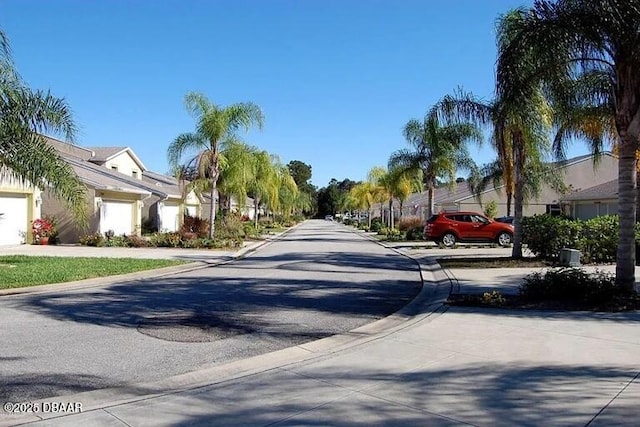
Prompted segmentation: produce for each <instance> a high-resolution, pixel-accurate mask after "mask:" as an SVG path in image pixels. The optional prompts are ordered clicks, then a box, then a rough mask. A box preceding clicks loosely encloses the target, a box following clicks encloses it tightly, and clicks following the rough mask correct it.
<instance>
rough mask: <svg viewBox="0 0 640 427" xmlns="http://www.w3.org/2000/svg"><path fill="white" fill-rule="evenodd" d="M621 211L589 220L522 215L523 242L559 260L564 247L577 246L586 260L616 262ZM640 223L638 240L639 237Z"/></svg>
mask: <svg viewBox="0 0 640 427" xmlns="http://www.w3.org/2000/svg"><path fill="white" fill-rule="evenodd" d="M619 227H620V222H619V219H618V216H617V215H606V216H599V217H596V218H593V219H590V220H587V221H582V220H571V219H568V218H563V217H558V216H551V215H534V216H531V217H525V218H523V219H522V242H523V243H524V244H526V245H527V247H528V248H529V250H531V251H532V252H533V253H534V254H535V255H536V256H537V257H539V258H542V259H545V260H549V261H556V260H557V259H558V255H559V253H560V250H561V249H562V248H572V249H577V250H579V251H580V252H581V254H582V262H585V263H595V262H613V261H615V259H616V251H617V249H618V229H619ZM637 236H638V226H636V240H638V237H637Z"/></svg>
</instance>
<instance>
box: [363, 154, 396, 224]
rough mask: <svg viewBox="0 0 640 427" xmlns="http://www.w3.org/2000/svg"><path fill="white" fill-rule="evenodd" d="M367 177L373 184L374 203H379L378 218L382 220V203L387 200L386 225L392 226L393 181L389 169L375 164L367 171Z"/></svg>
mask: <svg viewBox="0 0 640 427" xmlns="http://www.w3.org/2000/svg"><path fill="white" fill-rule="evenodd" d="M368 179H369V181H371V182H372V183H373V184H374V189H373V197H374V200H375V201H376V203H380V219H382V220H383V222H384V218H383V210H384V203H385V202H389V219H388V221H387V226H388V227H389V228H393V183H392V180H391V176H390V175H389V171H388V170H387V169H386V168H384V167H382V166H375V167H373V168H371V170H370V171H369V176H368Z"/></svg>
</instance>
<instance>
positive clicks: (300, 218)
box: [291, 214, 304, 224]
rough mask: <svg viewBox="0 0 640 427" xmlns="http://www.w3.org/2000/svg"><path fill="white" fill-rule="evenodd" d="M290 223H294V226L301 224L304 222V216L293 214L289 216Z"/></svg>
mask: <svg viewBox="0 0 640 427" xmlns="http://www.w3.org/2000/svg"><path fill="white" fill-rule="evenodd" d="M291 221H293V222H295V223H296V224H297V223H299V222H302V221H304V215H300V214H293V215H291Z"/></svg>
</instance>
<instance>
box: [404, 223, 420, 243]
mask: <svg viewBox="0 0 640 427" xmlns="http://www.w3.org/2000/svg"><path fill="white" fill-rule="evenodd" d="M405 234H406V236H407V240H424V227H423V226H419V227H414V228H411V229H409V230H407V232H406V233H405Z"/></svg>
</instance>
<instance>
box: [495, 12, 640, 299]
mask: <svg viewBox="0 0 640 427" xmlns="http://www.w3.org/2000/svg"><path fill="white" fill-rule="evenodd" d="M516 13H517V14H518V15H519V18H520V19H518V20H516V21H515V22H514V23H513V26H512V30H513V31H512V34H511V37H510V40H508V42H507V43H505V44H504V45H503V46H502V47H501V48H500V49H499V58H498V70H497V78H498V88H499V92H500V93H501V94H502V95H501V96H503V97H504V98H505V99H510V100H513V101H514V102H517V100H518V99H523V98H526V97H528V96H529V95H530V93H531V90H530V87H531V82H534V83H536V82H539V83H541V84H544V85H545V86H546V88H547V89H548V90H550V91H553V92H555V93H556V94H558V93H557V92H559V91H557V87H556V84H555V83H556V82H563V81H566V80H568V79H569V78H570V77H568V76H572V75H573V76H575V75H584V74H588V73H591V72H597V73H599V74H600V75H605V76H606V78H607V79H608V80H609V81H610V82H611V85H610V89H609V91H608V92H605V93H602V92H600V91H599V90H598V89H597V88H598V86H597V85H594V86H593V89H592V90H589V91H585V92H584V93H582V94H581V95H582V96H584V97H585V98H587V99H591V100H593V101H595V103H596V104H597V101H598V100H601V99H602V97H608V98H610V99H612V100H613V105H614V117H615V119H614V121H615V128H616V131H617V136H618V139H619V142H620V148H619V162H618V214H619V216H620V238H619V244H618V252H617V262H616V283H617V284H618V285H619V286H621V287H622V288H625V289H628V290H632V289H633V287H634V283H635V274H634V273H635V233H634V226H635V220H636V215H635V209H636V197H637V190H636V173H635V170H636V157H635V153H636V150H637V149H638V148H639V147H640V59H639V55H638V52H640V38H639V37H638V22H640V2H638V0H559V1H556V2H551V1H547V0H536V1H535V2H534V5H533V7H532V8H530V9H527V10H520V11H518V12H516ZM523 59H526V64H525V65H524V66H523ZM560 95H562V94H560ZM568 95H569V96H575V93H569V94H568Z"/></svg>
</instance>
